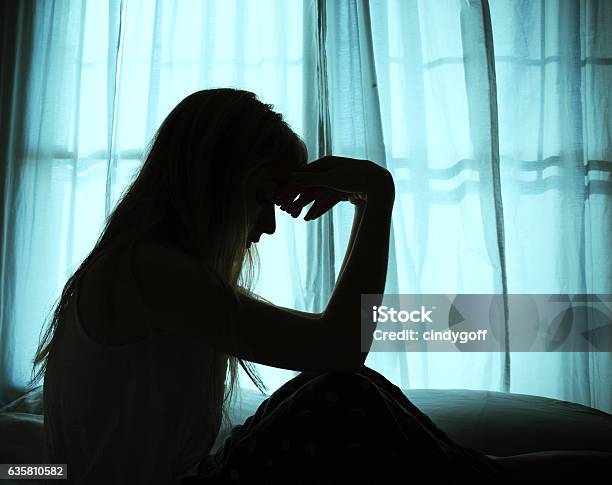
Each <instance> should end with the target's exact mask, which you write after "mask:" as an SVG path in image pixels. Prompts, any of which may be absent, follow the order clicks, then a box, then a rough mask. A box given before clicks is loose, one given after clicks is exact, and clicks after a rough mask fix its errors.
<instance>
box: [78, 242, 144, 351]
mask: <svg viewBox="0 0 612 485" xmlns="http://www.w3.org/2000/svg"><path fill="white" fill-rule="evenodd" d="M129 256H130V254H129V251H128V248H127V247H126V246H116V247H112V248H108V249H106V250H103V251H102V252H101V253H99V254H98V255H96V256H95V258H93V259H92V261H91V263H90V264H89V265H88V266H87V267H86V268H85V269H84V271H83V273H82V275H81V277H80V282H79V286H78V293H79V294H78V298H77V302H78V309H77V310H78V315H79V319H80V321H81V325H82V326H83V327H84V328H85V330H86V331H87V333H88V334H89V335H90V336H91V337H92V338H93V339H94V340H95V341H96V342H97V343H100V344H103V345H124V344H127V343H133V342H137V341H140V340H142V339H143V338H145V337H146V336H147V335H148V333H149V328H148V326H147V324H146V318H145V315H144V312H143V308H142V305H141V304H140V302H139V298H138V294H137V287H136V286H135V285H134V283H133V275H132V274H131V273H132V270H131V264H130V258H129Z"/></svg>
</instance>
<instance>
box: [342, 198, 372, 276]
mask: <svg viewBox="0 0 612 485" xmlns="http://www.w3.org/2000/svg"><path fill="white" fill-rule="evenodd" d="M354 207H355V212H354V215H353V227H352V228H351V235H350V236H349V242H348V244H347V247H346V252H345V253H344V259H343V261H342V266H341V267H340V271H339V272H338V279H337V280H336V281H339V280H340V278H341V277H342V273H344V269H345V268H346V263H347V262H348V260H349V257H350V255H351V251H352V250H353V245H354V244H355V239H356V238H357V230H358V229H359V224H360V223H361V219H362V218H363V211H364V210H365V205H356V206H354Z"/></svg>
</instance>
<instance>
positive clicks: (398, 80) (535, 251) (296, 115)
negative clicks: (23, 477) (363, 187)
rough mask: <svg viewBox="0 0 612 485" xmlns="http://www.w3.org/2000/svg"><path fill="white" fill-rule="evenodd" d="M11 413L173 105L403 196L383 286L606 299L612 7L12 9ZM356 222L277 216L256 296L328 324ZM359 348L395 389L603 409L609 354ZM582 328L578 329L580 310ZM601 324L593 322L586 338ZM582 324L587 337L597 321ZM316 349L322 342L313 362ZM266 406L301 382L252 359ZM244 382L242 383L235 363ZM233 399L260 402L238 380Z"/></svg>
mask: <svg viewBox="0 0 612 485" xmlns="http://www.w3.org/2000/svg"><path fill="white" fill-rule="evenodd" d="M2 9H3V10H2V13H3V14H4V15H3V17H2V22H3V26H4V29H3V31H2V41H3V44H2V66H3V69H2V74H1V76H0V88H1V93H2V104H1V106H2V113H1V115H0V116H1V117H0V122H1V123H2V125H1V126H2V127H3V128H4V129H2V130H0V131H1V132H2V135H1V136H2V137H3V142H4V143H3V144H2V149H3V150H2V156H3V162H4V163H2V168H1V170H2V173H1V175H2V179H3V189H2V190H3V192H2V195H3V197H2V204H3V207H2V208H3V210H2V218H3V219H2V222H3V224H2V234H1V236H2V267H1V271H2V286H1V287H0V312H1V315H2V320H1V322H0V362H1V366H0V403H5V402H8V401H10V400H11V399H12V398H14V397H16V396H17V395H18V394H19V393H20V392H22V391H23V389H24V386H25V384H26V382H27V380H28V379H29V377H30V369H31V359H32V357H33V354H34V350H35V347H36V345H37V343H38V337H39V332H40V330H41V327H42V326H43V324H45V323H46V322H47V319H48V317H49V312H50V310H51V307H52V304H53V303H54V301H55V299H56V298H57V297H58V296H59V293H60V291H61V289H62V287H63V284H64V283H65V281H66V279H67V277H68V276H69V275H70V274H71V272H72V271H73V270H74V269H75V268H76V266H77V265H78V264H79V262H80V261H81V260H82V258H83V257H85V255H86V254H87V253H88V252H89V250H90V249H91V247H92V246H93V244H94V241H95V240H96V238H97V236H98V235H99V231H100V230H101V228H102V226H103V222H104V219H105V217H107V216H108V214H109V213H110V212H111V211H112V209H113V207H114V205H115V203H116V202H117V200H118V198H119V197H120V195H121V192H122V191H123V190H124V189H125V187H126V186H127V185H128V183H129V182H130V180H131V177H132V176H133V174H134V173H135V171H136V170H137V169H138V168H139V165H140V163H141V156H142V153H143V149H144V147H145V145H146V143H147V142H148V141H149V140H150V138H151V137H152V135H153V133H154V131H155V130H156V128H157V127H158V126H159V124H160V122H161V121H162V120H163V118H164V117H165V115H166V114H167V113H168V112H169V111H170V110H171V109H172V107H173V106H175V105H176V104H177V103H178V102H179V101H180V99H182V98H183V97H184V96H186V95H187V94H189V93H191V92H193V91H196V90H198V89H204V88H209V87H218V86H234V87H239V88H244V89H249V90H252V91H254V92H256V93H257V94H258V96H259V97H260V99H262V100H263V101H264V102H268V103H272V104H273V105H274V107H275V109H277V110H278V111H280V112H282V113H283V115H284V116H285V118H286V119H287V121H288V122H289V124H290V125H291V126H292V127H293V128H294V130H295V131H296V132H297V133H298V134H300V135H301V136H302V137H303V139H304V140H305V142H306V144H307V146H308V149H309V153H310V160H314V159H315V158H318V157H320V156H324V155H326V154H334V155H341V156H348V157H355V158H365V159H369V160H373V161H375V162H376V163H379V164H381V165H383V166H385V167H387V168H388V169H389V170H390V171H391V173H392V174H393V176H394V179H395V181H396V205H395V207H394V213H393V224H392V232H391V247H390V255H389V268H388V273H387V274H388V277H387V286H386V292H387V293H409V294H410V293H415V294H427V293H444V294H464V293H502V294H513V293H570V294H571V293H612V289H611V281H612V278H611V276H612V262H611V260H610V258H609V249H610V247H611V242H612V241H611V240H610V231H609V228H610V227H612V224H611V222H612V221H611V218H612V211H611V210H610V205H611V197H612V181H611V178H610V174H611V173H612V168H611V166H612V154H611V153H610V152H611V144H610V139H611V138H612V137H611V134H612V133H611V130H612V129H611V126H612V125H611V123H610V113H612V106H611V104H612V101H611V97H610V90H609V86H610V83H611V77H612V68H611V66H612V61H611V59H612V47H611V46H612V34H611V33H610V30H609V28H607V27H608V26H609V25H610V24H612V3H610V2H598V1H596V0H580V1H577V2H565V1H563V0H538V1H511V0H490V1H488V2H487V1H486V0H437V1H436V2H429V1H424V0H370V1H367V0H342V1H331V0H292V1H284V0H262V1H257V2H252V1H247V0H223V1H221V0H219V1H217V0H208V1H205V2H202V1H199V0H190V1H181V2H174V1H172V0H155V1H147V0H110V1H108V2H96V1H90V0H62V1H60V0H56V1H45V2H27V1H24V2H17V3H12V2H5V3H4V4H3V6H2ZM351 225H352V209H351V208H350V207H348V204H339V205H338V206H336V208H334V210H333V211H332V212H330V213H328V214H326V215H324V216H323V217H322V218H320V219H318V220H316V221H314V222H309V223H307V224H304V223H302V222H301V221H294V220H293V219H292V218H291V217H290V216H288V215H286V214H284V213H282V212H280V211H279V212H278V213H277V234H275V236H274V237H265V238H262V242H261V243H260V244H259V252H260V260H261V272H260V279H259V282H258V285H257V290H258V291H259V292H260V293H261V294H262V296H264V297H266V298H269V299H271V300H272V301H274V302H275V303H277V304H279V305H282V306H288V307H294V308H298V309H302V310H305V311H321V310H322V309H323V308H324V306H325V303H326V301H327V298H329V295H330V294H331V290H332V289H333V285H334V282H335V279H336V277H337V272H338V271H339V269H340V267H341V263H342V259H343V257H344V251H345V249H346V246H347V243H348V236H349V234H350V230H351ZM506 310H507V311H506V317H507V326H506V335H505V336H504V338H505V339H506V340H505V344H506V351H505V352H497V353H485V352H472V353H459V352H457V353H440V352H428V351H427V350H428V349H427V347H426V345H423V347H422V348H421V349H420V350H421V351H420V352H393V353H391V352H385V353H371V354H370V355H369V357H368V361H367V364H368V365H370V366H372V367H373V368H376V369H377V370H379V371H380V372H382V373H384V374H385V375H386V376H387V377H388V378H389V379H390V380H392V381H393V382H395V383H396V384H398V385H399V386H401V387H403V388H472V389H489V390H494V391H510V392H518V393H525V394H538V395H544V396H550V397H555V398H559V399H565V400H569V401H575V402H580V403H584V404H587V405H590V406H593V407H596V408H599V409H603V410H606V411H611V410H612V388H611V386H610V381H611V377H612V357H611V355H610V353H609V352H592V353H584V352H583V353H579V352H575V353H570V352H565V353H555V352H547V353H543V352H540V353H535V352H514V351H513V348H512V333H513V331H515V332H516V331H517V329H516V326H513V322H512V318H511V316H512V312H511V309H510V311H508V308H506ZM585 318H588V316H585ZM589 323H590V325H591V322H589ZM596 326H597V322H596V321H593V322H592V325H591V328H596ZM313 351H315V349H313ZM258 367H259V370H260V371H261V373H262V376H263V377H264V381H265V382H266V384H267V385H268V386H269V388H270V390H274V389H275V388H277V387H278V386H280V385H281V384H282V383H283V382H285V381H286V380H287V379H289V378H290V377H292V376H293V375H294V372H292V371H287V370H282V369H272V368H268V367H266V366H258ZM241 372H242V371H241ZM241 385H243V386H245V387H250V388H253V387H254V386H253V385H252V383H250V382H249V381H248V379H247V378H246V376H245V375H244V374H242V373H241Z"/></svg>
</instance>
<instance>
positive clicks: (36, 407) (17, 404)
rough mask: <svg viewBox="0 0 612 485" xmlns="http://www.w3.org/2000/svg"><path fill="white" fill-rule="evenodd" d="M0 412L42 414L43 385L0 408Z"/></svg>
mask: <svg viewBox="0 0 612 485" xmlns="http://www.w3.org/2000/svg"><path fill="white" fill-rule="evenodd" d="M0 413H28V414H43V386H37V387H35V388H34V389H32V390H30V391H28V392H26V393H25V394H23V395H22V396H21V397H19V398H17V399H15V400H14V401H13V402H11V403H9V404H7V405H6V406H4V407H3V408H0Z"/></svg>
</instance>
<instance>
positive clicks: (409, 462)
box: [182, 366, 507, 485]
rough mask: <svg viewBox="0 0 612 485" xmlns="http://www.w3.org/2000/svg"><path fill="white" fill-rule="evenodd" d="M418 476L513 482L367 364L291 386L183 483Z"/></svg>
mask: <svg viewBox="0 0 612 485" xmlns="http://www.w3.org/2000/svg"><path fill="white" fill-rule="evenodd" d="M412 479H423V480H428V481H430V480H432V479H435V480H445V481H447V482H448V483H505V482H506V481H507V478H506V475H505V474H504V470H503V468H502V466H501V465H500V464H499V463H497V462H496V461H495V460H494V459H493V458H490V457H488V456H486V455H484V454H481V453H479V452H477V451H476V450H473V449H471V448H466V447H462V446H460V445H459V444H457V443H455V442H453V441H452V440H451V439H450V438H449V437H448V436H447V435H446V434H445V433H444V432H443V431H442V430H441V429H439V428H438V427H436V425H435V424H434V423H433V422H432V421H431V419H429V418H428V417H427V416H426V415H425V414H423V413H422V412H421V411H419V409H418V408H417V407H416V406H414V405H413V404H412V403H411V402H410V400H409V399H408V398H407V397H406V396H405V395H404V393H403V392H402V391H401V390H400V389H399V388H398V387H397V386H395V385H394V384H392V383H391V382H390V381H388V380H387V379H386V378H385V377H384V376H382V375H381V374H379V373H378V372H376V371H374V370H373V369H370V368H369V367H367V366H362V367H361V368H360V369H359V370H357V371H354V372H325V373H314V372H312V373H311V372H303V373H301V374H299V375H297V376H296V377H294V378H293V379H291V380H289V381H288V382H287V383H285V384H284V385H283V386H281V387H280V388H279V389H277V390H276V391H275V392H274V393H273V394H272V395H271V396H270V397H269V398H268V399H266V400H265V401H263V402H262V403H261V404H260V406H259V408H258V409H257V411H256V412H255V414H254V415H252V416H250V417H248V418H247V419H246V421H245V422H244V424H241V425H237V426H234V427H233V428H232V431H231V433H230V436H228V438H226V440H225V442H224V444H223V446H222V447H221V448H219V449H218V450H217V452H216V453H214V454H211V455H209V456H208V457H207V458H206V459H205V460H204V461H202V463H201V464H200V466H199V469H198V476H197V477H189V478H186V479H184V480H183V482H182V483H183V485H189V484H193V485H195V484H215V485H216V484H221V483H223V484H225V483H249V484H262V485H263V484H283V485H286V484H304V485H311V484H313V485H314V484H327V483H329V484H335V483H340V482H345V481H347V480H350V482H348V483H361V484H370V483H371V484H378V483H384V482H383V480H396V482H393V483H408V482H407V480H412ZM398 480H399V482H398ZM424 483H425V482H424ZM443 483H444V482H443Z"/></svg>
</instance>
